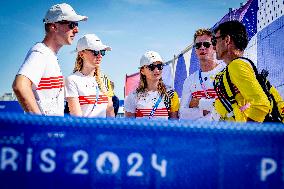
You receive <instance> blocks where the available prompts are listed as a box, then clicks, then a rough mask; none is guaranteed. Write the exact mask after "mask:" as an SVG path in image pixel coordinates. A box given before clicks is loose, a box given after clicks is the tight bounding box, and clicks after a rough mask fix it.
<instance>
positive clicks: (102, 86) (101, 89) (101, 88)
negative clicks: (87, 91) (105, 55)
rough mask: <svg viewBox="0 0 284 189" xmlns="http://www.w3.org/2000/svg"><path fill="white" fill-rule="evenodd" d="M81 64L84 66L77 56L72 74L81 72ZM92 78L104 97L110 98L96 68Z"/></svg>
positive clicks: (99, 71)
mask: <svg viewBox="0 0 284 189" xmlns="http://www.w3.org/2000/svg"><path fill="white" fill-rule="evenodd" d="M83 64H84V60H83V58H82V57H81V56H80V55H79V54H78V55H77V58H76V62H75V67H74V69H73V73H75V72H77V71H79V72H80V71H81V70H82V68H83ZM94 77H95V79H96V82H97V84H98V86H99V89H100V91H101V92H102V93H104V94H105V95H107V96H108V97H110V96H112V95H111V93H112V92H111V91H110V90H107V87H106V86H105V84H104V82H103V81H102V78H101V70H100V69H98V68H96V69H95V73H94Z"/></svg>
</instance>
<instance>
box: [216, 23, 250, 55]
mask: <svg viewBox="0 0 284 189" xmlns="http://www.w3.org/2000/svg"><path fill="white" fill-rule="evenodd" d="M218 31H220V35H221V36H227V35H229V36H230V37H231V38H232V40H233V41H234V43H235V46H236V47H237V49H239V50H241V51H243V50H245V48H246V47H247V45H248V36H247V31H246V27H245V26H244V25H243V24H242V23H241V22H239V21H237V20H232V21H227V22H223V23H221V24H220V25H219V26H217V27H216V28H215V29H214V33H215V34H216V33H217V32H218Z"/></svg>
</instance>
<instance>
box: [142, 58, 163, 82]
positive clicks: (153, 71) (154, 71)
mask: <svg viewBox="0 0 284 189" xmlns="http://www.w3.org/2000/svg"><path fill="white" fill-rule="evenodd" d="M161 64H162V62H154V63H152V64H151V65H149V66H143V67H142V68H141V70H140V72H141V73H142V75H145V77H146V80H147V82H157V81H159V80H160V79H161V78H162V69H163V66H161Z"/></svg>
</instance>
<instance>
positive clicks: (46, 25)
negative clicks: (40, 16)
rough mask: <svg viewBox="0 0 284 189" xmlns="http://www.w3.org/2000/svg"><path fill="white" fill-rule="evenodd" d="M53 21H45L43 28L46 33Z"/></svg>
mask: <svg viewBox="0 0 284 189" xmlns="http://www.w3.org/2000/svg"><path fill="white" fill-rule="evenodd" d="M52 24H53V23H45V24H44V30H45V32H46V33H48V32H49V31H50V26H51V25H52Z"/></svg>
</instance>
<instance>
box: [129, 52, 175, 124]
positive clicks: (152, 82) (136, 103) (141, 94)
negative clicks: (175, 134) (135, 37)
mask: <svg viewBox="0 0 284 189" xmlns="http://www.w3.org/2000/svg"><path fill="white" fill-rule="evenodd" d="M162 70H163V60H162V58H161V56H160V55H159V54H158V53H157V52H154V51H148V52H146V53H145V54H144V55H143V56H142V57H141V59H140V82H139V86H138V88H137V89H136V91H134V92H132V93H130V94H129V95H128V96H127V97H126V98H125V102H124V108H125V117H130V118H149V119H152V118H155V119H172V118H173V119H174V118H176V119H177V118H178V110H179V99H178V95H177V93H176V92H175V91H174V90H173V89H171V88H169V87H166V86H165V84H164V83H163V80H162Z"/></svg>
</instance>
